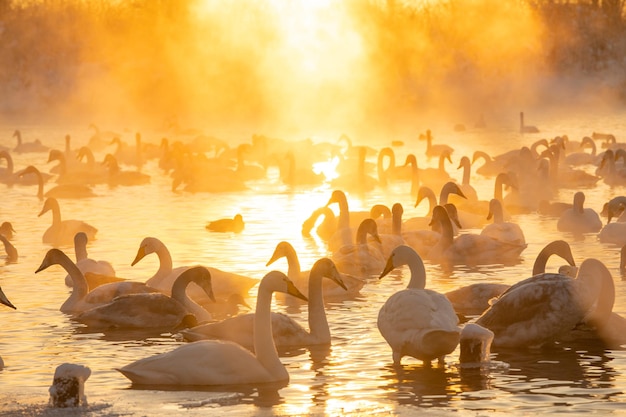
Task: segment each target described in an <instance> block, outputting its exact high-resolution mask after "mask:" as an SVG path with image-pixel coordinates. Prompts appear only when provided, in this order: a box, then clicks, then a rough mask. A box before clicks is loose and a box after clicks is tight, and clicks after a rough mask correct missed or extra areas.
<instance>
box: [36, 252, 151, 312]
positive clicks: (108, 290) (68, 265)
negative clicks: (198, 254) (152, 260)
mask: <svg viewBox="0 0 626 417" xmlns="http://www.w3.org/2000/svg"><path fill="white" fill-rule="evenodd" d="M52 265H61V266H62V267H63V269H65V271H66V272H67V273H68V274H69V275H70V276H71V277H72V293H71V294H70V296H69V297H68V298H67V300H65V302H64V303H63V304H62V305H61V308H60V309H59V310H61V311H62V312H64V313H72V314H76V313H80V312H82V311H85V310H89V309H91V308H93V307H97V306H98V305H101V304H106V303H108V302H110V301H111V300H113V299H114V298H115V297H117V296H120V295H124V294H135V293H143V292H156V291H157V290H156V289H154V288H151V287H148V286H147V285H145V284H143V283H141V282H132V281H124V282H112V283H108V284H104V285H100V286H99V287H96V288H94V289H93V290H91V291H89V285H88V284H87V280H86V279H85V276H84V275H83V273H82V272H80V269H78V267H77V266H76V264H75V263H74V262H73V261H72V260H71V259H70V258H69V257H68V256H67V255H66V254H65V253H64V252H63V251H61V250H59V249H56V248H53V249H50V250H48V252H47V253H46V256H45V257H44V259H43V261H42V262H41V265H40V266H39V268H37V270H36V271H35V273H38V272H41V271H43V270H44V269H46V268H48V267H50V266H52Z"/></svg>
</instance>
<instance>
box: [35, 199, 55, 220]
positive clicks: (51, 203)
mask: <svg viewBox="0 0 626 417" xmlns="http://www.w3.org/2000/svg"><path fill="white" fill-rule="evenodd" d="M58 208H59V203H58V201H57V200H56V198H54V197H48V198H47V199H46V201H44V203H43V207H42V209H41V211H40V212H39V215H38V217H41V216H42V215H44V214H45V213H47V212H48V211H49V210H55V209H57V210H58ZM53 213H54V211H53Z"/></svg>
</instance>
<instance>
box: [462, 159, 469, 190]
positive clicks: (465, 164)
mask: <svg viewBox="0 0 626 417" xmlns="http://www.w3.org/2000/svg"><path fill="white" fill-rule="evenodd" d="M461 167H462V168H463V180H462V182H461V183H462V184H463V185H469V183H470V175H471V163H470V160H469V158H468V157H463V158H462V159H461Z"/></svg>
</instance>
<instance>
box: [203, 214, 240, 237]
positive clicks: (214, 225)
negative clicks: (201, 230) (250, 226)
mask: <svg viewBox="0 0 626 417" xmlns="http://www.w3.org/2000/svg"><path fill="white" fill-rule="evenodd" d="M244 226H245V223H244V221H243V217H242V216H241V214H236V215H235V217H233V218H232V219H219V220H214V221H212V222H209V223H208V224H207V225H206V229H207V230H209V231H211V232H222V233H227V232H233V233H241V232H242V231H243V228H244Z"/></svg>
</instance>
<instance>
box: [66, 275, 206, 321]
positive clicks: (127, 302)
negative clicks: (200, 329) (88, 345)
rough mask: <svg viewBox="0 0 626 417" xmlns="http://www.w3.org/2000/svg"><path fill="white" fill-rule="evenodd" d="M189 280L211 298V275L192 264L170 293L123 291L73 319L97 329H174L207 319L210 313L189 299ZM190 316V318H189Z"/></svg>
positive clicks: (177, 279)
mask: <svg viewBox="0 0 626 417" xmlns="http://www.w3.org/2000/svg"><path fill="white" fill-rule="evenodd" d="M190 282H195V283H196V284H198V285H200V286H201V287H202V288H203V289H204V290H205V291H206V294H207V296H208V297H209V298H211V299H213V300H214V301H215V299H214V297H213V290H212V289H211V274H210V273H209V271H207V269H206V268H203V267H201V266H196V267H192V268H189V269H187V270H186V271H185V272H183V273H182V274H180V275H179V276H178V278H176V281H174V285H173V286H172V296H171V297H168V296H167V295H165V294H162V293H158V292H157V293H140V294H126V295H121V296H119V297H116V298H114V299H113V300H111V302H109V303H107V304H103V305H100V306H98V307H94V308H92V309H89V310H86V311H83V312H82V313H80V314H78V315H77V316H75V317H74V319H75V320H76V321H79V322H81V323H83V324H86V325H87V326H88V327H90V328H97V329H148V328H162V329H170V330H171V329H176V328H178V327H180V326H185V327H191V326H195V325H197V323H198V322H201V321H205V320H210V319H211V318H212V317H211V314H210V313H209V312H208V311H206V310H204V309H203V308H202V307H200V306H199V305H198V304H196V303H195V302H193V301H192V300H191V299H189V297H188V296H187V293H186V292H185V290H186V289H187V285H188V284H189V283H190ZM190 316H191V317H190Z"/></svg>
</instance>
